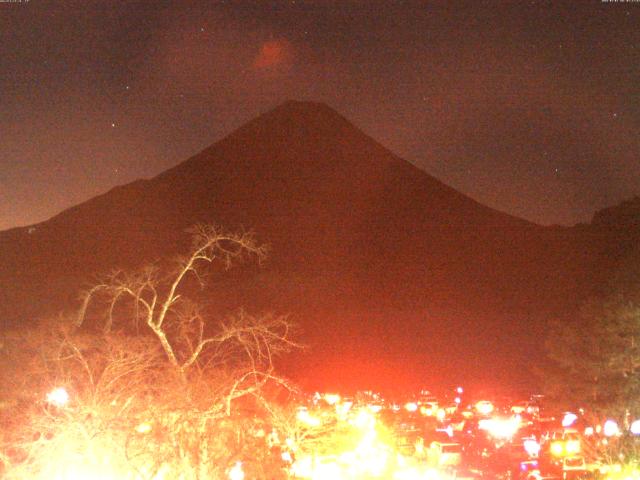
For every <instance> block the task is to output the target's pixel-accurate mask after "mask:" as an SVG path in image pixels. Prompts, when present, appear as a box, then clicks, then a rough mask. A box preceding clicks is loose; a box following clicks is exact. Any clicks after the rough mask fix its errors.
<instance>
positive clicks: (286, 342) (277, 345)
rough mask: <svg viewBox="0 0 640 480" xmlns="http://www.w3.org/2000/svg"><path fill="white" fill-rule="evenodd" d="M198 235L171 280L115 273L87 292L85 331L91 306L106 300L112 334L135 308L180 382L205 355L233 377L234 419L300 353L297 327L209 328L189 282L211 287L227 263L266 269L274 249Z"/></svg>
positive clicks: (152, 270) (231, 320) (234, 237)
mask: <svg viewBox="0 0 640 480" xmlns="http://www.w3.org/2000/svg"><path fill="white" fill-rule="evenodd" d="M190 231H191V233H192V234H193V242H192V245H191V249H190V251H189V253H188V254H187V255H186V256H184V257H181V258H179V259H178V260H177V262H176V264H175V266H174V267H173V268H171V269H169V270H168V271H167V272H166V273H165V272H163V271H162V269H161V268H160V267H158V266H157V265H152V266H147V267H145V268H142V269H141V270H139V271H136V272H133V273H129V272H124V271H115V272H113V273H111V274H110V275H108V276H107V277H106V278H105V279H104V280H103V281H101V282H99V283H97V284H96V285H94V286H93V287H91V288H90V289H88V290H86V291H85V292H84V293H83V295H82V307H81V309H80V312H79V315H78V320H77V326H78V327H79V326H81V325H82V324H83V322H84V321H85V318H86V314H87V309H88V307H89V305H90V304H91V302H93V301H95V300H97V299H98V298H99V297H100V298H101V299H102V300H103V301H105V302H106V305H107V310H106V315H105V321H104V326H103V329H104V331H105V332H109V331H110V330H111V329H112V328H113V322H114V315H113V313H114V309H115V307H116V305H117V304H118V302H121V301H124V300H126V299H127V298H128V299H129V300H132V301H133V306H134V309H135V313H134V315H133V319H134V322H135V323H136V325H137V322H138V321H139V320H141V321H142V323H143V324H145V325H146V326H147V327H148V328H149V329H150V331H151V332H152V333H153V334H154V335H155V337H156V338H157V339H158V341H159V343H160V345H161V346H162V350H163V351H164V353H165V355H166V357H167V359H168V361H169V363H170V364H171V365H172V366H173V367H174V368H175V369H176V370H177V371H178V372H179V373H180V375H182V376H183V377H184V376H185V375H186V374H187V372H188V370H190V369H191V368H192V367H194V366H195V365H198V364H199V360H200V359H201V358H202V356H203V353H204V352H205V350H206V353H207V355H206V365H207V366H209V367H212V366H213V367H221V366H224V367H225V368H226V370H227V371H229V370H233V371H230V372H229V373H230V374H231V378H232V379H233V380H232V381H231V383H230V387H229V390H228V392H227V396H226V411H227V413H229V410H230V404H231V401H232V400H234V399H235V398H238V397H240V396H244V395H246V394H248V393H252V392H255V391H256V390H257V389H259V388H260V387H261V386H262V385H264V383H265V382H266V381H269V380H274V379H277V378H276V377H275V376H274V375H273V356H274V355H275V354H278V353H281V352H283V351H286V350H288V349H290V348H292V347H297V346H298V345H297V344H296V343H295V342H294V341H292V340H291V323H290V322H289V320H288V318H287V317H286V316H273V315H263V316H259V317H256V316H252V315H249V314H247V313H246V312H244V311H243V310H241V311H240V312H239V313H237V314H235V315H232V316H230V317H228V318H227V319H225V320H223V321H221V322H219V323H218V325H217V328H212V326H211V325H207V323H206V322H205V317H204V315H203V314H202V312H201V311H200V308H199V307H198V305H197V304H195V303H193V302H191V301H189V300H188V299H187V298H186V297H185V296H184V294H183V293H182V289H183V288H182V287H183V286H184V283H185V281H186V280H187V277H189V276H192V277H193V278H195V280H197V282H199V283H200V284H201V285H204V280H205V276H206V268H205V267H207V266H210V265H211V264H213V263H216V262H220V263H221V264H222V266H223V267H225V268H229V267H230V266H231V265H232V263H233V262H234V261H237V260H240V259H242V258H243V257H254V258H256V259H257V260H258V261H259V262H261V261H262V260H263V259H264V258H265V255H266V248H265V246H263V245H259V244H258V243H257V242H256V241H255V239H254V237H253V235H252V234H250V233H243V234H235V233H228V232H225V231H223V230H221V229H219V228H216V227H214V226H211V225H196V226H195V227H193V228H192V229H191V230H190ZM207 327H208V328H207ZM207 332H208V334H207ZM240 360H241V361H240Z"/></svg>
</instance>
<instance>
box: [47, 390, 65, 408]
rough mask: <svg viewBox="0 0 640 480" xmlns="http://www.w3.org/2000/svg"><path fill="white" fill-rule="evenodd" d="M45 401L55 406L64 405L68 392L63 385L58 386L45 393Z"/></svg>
mask: <svg viewBox="0 0 640 480" xmlns="http://www.w3.org/2000/svg"><path fill="white" fill-rule="evenodd" d="M47 403H50V404H51V405H53V406H55V407H64V406H65V405H66V404H67V403H69V394H68V393H67V391H66V390H65V389H64V387H58V388H54V389H53V390H51V391H50V392H49V393H47Z"/></svg>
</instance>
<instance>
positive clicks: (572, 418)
mask: <svg viewBox="0 0 640 480" xmlns="http://www.w3.org/2000/svg"><path fill="white" fill-rule="evenodd" d="M577 419H578V416H577V415H576V414H575V413H571V412H567V413H565V414H564V417H563V418H562V426H563V427H564V428H567V427H570V426H571V425H573V424H574V423H575V422H576V420H577Z"/></svg>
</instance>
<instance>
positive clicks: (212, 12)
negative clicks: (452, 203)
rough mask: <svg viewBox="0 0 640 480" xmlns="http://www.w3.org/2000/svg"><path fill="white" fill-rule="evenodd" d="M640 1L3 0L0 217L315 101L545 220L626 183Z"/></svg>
mask: <svg viewBox="0 0 640 480" xmlns="http://www.w3.org/2000/svg"><path fill="white" fill-rule="evenodd" d="M639 74H640V2H628V3H625V2H621V1H619V2H617V3H614V2H613V1H611V2H604V1H603V2H601V1H600V0H597V1H571V2H568V1H563V2H560V1H558V2H541V1H529V2H518V3H516V2H508V1H494V2H480V1H470V2H446V3H445V2H424V3H412V2H400V1H391V0H388V1H385V2H365V1H362V2H360V1H358V2H355V1H354V2H350V1H344V0H343V1H329V0H321V1H317V2H304V1H297V0H292V1H290V2H285V1H282V2H274V3H270V2H223V1H215V0H207V1H202V2H195V1H194V2H191V1H182V2H159V1H158V2H153V1H150V0H148V1H138V2H134V1H116V2H109V1H104V0H100V1H94V0H82V1H77V2H76V1H58V2H49V1H44V0H30V1H26V0H22V2H17V1H10V0H1V2H0V230H2V229H7V228H11V227H14V226H18V225H26V224H30V223H35V222H39V221H43V220H45V219H47V218H49V217H51V216H52V215H54V214H56V213H58V212H60V211H61V210H63V209H65V208H68V207H70V206H72V205H75V204H77V203H79V202H81V201H83V200H86V199H88V198H90V197H92V196H95V195H97V194H100V193H103V192H105V191H106V190H108V189H110V188H112V187H113V186H115V185H118V184H123V183H127V182H130V181H132V180H134V179H136V178H140V177H146V178H148V177H151V176H153V175H155V174H158V173H160V172H161V171H163V170H165V169H167V168H169V167H171V166H173V165H175V164H177V163H179V162H181V161H183V160H185V159H186V158H188V157H189V156H191V155H193V154H195V153H197V152H198V151H200V150H201V149H203V148H205V147H207V146H208V145H210V144H211V143H213V142H214V141H216V140H218V139H220V138H222V137H223V136H225V135H226V134H228V133H230V132H231V130H232V129H234V128H236V127H238V126H240V125H241V124H242V123H244V122H246V121H248V120H250V119H252V118H254V117H256V116H257V115H258V114H260V113H262V112H264V111H266V110H268V109H270V108H272V107H274V106H276V105H278V104H279V103H281V102H283V101H285V100H287V99H298V100H313V101H322V102H325V103H327V104H328V105H330V106H331V107H333V108H335V109H336V110H337V111H339V112H340V113H342V114H343V115H345V116H346V117H347V118H348V119H350V120H351V121H353V122H354V123H355V124H356V125H357V126H359V127H360V128H362V129H363V130H364V131H365V133H367V134H369V135H370V136H372V137H373V138H374V139H376V140H377V141H379V142H381V143H382V144H383V145H385V146H386V147H388V148H390V149H391V150H392V151H393V152H395V153H397V154H399V155H400V156H401V157H403V158H405V159H407V160H409V161H411V162H413V163H415V164H416V165H418V166H419V167H421V168H423V169H424V170H426V171H427V172H429V173H430V174H432V175H434V176H435V177H437V178H438V179H440V180H442V181H443V182H444V183H446V184H448V185H451V186H452V187H454V188H456V189H457V190H459V191H461V192H463V193H465V194H467V195H469V196H471V197H472V198H474V199H476V200H478V201H479V202H481V203H484V204H486V205H489V206H491V207H494V208H497V209H499V210H502V211H506V212H508V213H511V214H513V215H516V216H520V217H523V218H526V219H528V220H532V221H535V222H538V223H542V224H552V223H560V224H574V223H576V222H583V221H588V220H589V219H590V218H591V215H592V214H593V212H594V211H595V210H597V209H599V208H602V207H605V206H609V205H613V204H615V203H617V202H619V201H621V200H623V199H626V198H629V197H631V196H633V195H637V194H640V135H638V131H639V127H640V78H639V77H640V75H639Z"/></svg>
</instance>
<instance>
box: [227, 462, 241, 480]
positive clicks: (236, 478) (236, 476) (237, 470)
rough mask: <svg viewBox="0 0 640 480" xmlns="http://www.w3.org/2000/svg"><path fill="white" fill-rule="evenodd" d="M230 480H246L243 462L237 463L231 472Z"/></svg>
mask: <svg viewBox="0 0 640 480" xmlns="http://www.w3.org/2000/svg"><path fill="white" fill-rule="evenodd" d="M229 480H244V470H243V469H242V462H241V461H239V460H238V461H237V462H236V464H235V465H234V466H233V467H231V470H229Z"/></svg>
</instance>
